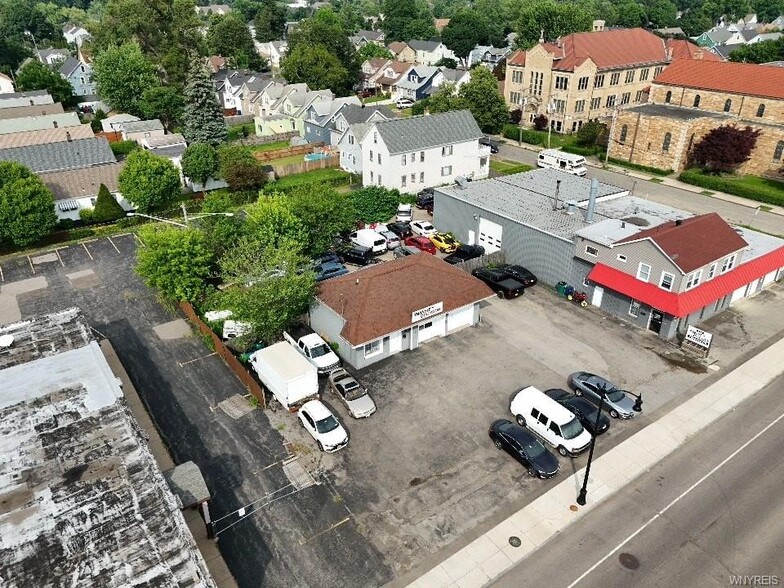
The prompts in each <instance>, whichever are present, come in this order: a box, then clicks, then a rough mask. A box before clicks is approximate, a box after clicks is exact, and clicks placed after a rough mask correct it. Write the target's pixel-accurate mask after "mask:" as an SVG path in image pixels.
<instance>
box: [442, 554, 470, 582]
mask: <svg viewBox="0 0 784 588" xmlns="http://www.w3.org/2000/svg"><path fill="white" fill-rule="evenodd" d="M469 550H470V545H469V546H468V547H466V548H463V549H461V550H460V551H458V552H457V553H456V554H454V555H453V556H452V557H450V558H449V559H447V560H445V561H443V562H441V569H442V570H444V571H445V572H446V573H447V575H449V577H450V578H451V579H452V581H453V582H457V581H458V580H459V579H460V578H462V577H463V576H465V575H466V574H467V573H468V572H470V571H471V570H473V569H474V568H476V567H477V563H476V561H474V559H473V558H472V557H471V556H470V555H469V554H468V553H467V552H468V551H469Z"/></svg>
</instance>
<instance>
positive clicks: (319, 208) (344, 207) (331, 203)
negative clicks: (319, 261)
mask: <svg viewBox="0 0 784 588" xmlns="http://www.w3.org/2000/svg"><path fill="white" fill-rule="evenodd" d="M289 208H290V209H291V212H292V213H293V214H294V216H296V217H297V218H298V219H299V221H300V223H301V224H302V226H303V227H306V229H307V230H306V233H305V234H306V238H307V243H306V245H305V251H306V252H307V253H309V254H311V255H318V254H320V253H323V252H324V251H327V250H328V249H329V248H330V247H331V246H332V245H333V243H334V240H335V235H338V234H340V233H342V232H344V231H348V230H349V229H351V228H353V227H354V224H355V222H356V219H357V213H356V210H354V205H353V204H352V202H351V200H350V199H349V197H348V195H347V194H344V193H340V192H338V191H337V190H334V189H332V188H324V187H322V186H319V185H318V184H309V185H306V186H303V187H301V188H298V189H297V190H294V191H293V192H291V193H290V194H289Z"/></svg>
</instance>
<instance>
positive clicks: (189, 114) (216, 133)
mask: <svg viewBox="0 0 784 588" xmlns="http://www.w3.org/2000/svg"><path fill="white" fill-rule="evenodd" d="M182 119H183V123H184V124H185V128H184V130H183V134H184V135H185V138H186V139H188V141H189V142H201V143H209V144H210V145H212V146H213V147H215V146H218V145H220V144H221V143H225V142H226V141H227V140H228V138H229V132H228V130H227V129H226V122H225V121H224V120H223V111H222V110H221V107H220V105H219V104H218V99H217V98H216V97H215V90H214V87H213V83H212V79H211V78H210V74H209V72H208V71H207V69H206V68H205V67H204V65H203V64H202V63H201V62H200V61H194V63H193V66H192V67H191V72H190V76H189V79H188V84H187V85H186V86H185V108H184V110H183V115H182Z"/></svg>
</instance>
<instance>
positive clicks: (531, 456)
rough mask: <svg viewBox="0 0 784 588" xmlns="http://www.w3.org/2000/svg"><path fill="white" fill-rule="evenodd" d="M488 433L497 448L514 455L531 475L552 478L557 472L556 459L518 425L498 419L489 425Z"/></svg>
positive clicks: (537, 440)
mask: <svg viewBox="0 0 784 588" xmlns="http://www.w3.org/2000/svg"><path fill="white" fill-rule="evenodd" d="M489 435H490V439H492V440H493V443H495V446H496V447H497V448H498V449H503V450H504V451H506V452H507V453H508V454H510V455H511V456H512V457H514V458H515V459H516V460H517V461H519V462H520V463H521V464H522V466H523V467H524V468H526V469H527V470H528V473H529V474H531V475H532V476H534V477H538V478H552V477H553V476H554V475H555V474H557V473H558V469H559V467H560V465H559V464H558V459H556V457H555V456H554V455H553V454H552V453H550V452H549V451H547V449H546V448H545V446H544V445H542V443H541V441H539V439H537V438H536V437H534V436H533V435H532V434H531V433H529V432H528V431H526V430H525V429H523V428H522V427H521V426H520V425H516V424H514V423H513V422H511V421H508V420H506V419H498V420H497V421H493V424H492V425H490V431H489Z"/></svg>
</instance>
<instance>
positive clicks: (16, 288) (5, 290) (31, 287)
mask: <svg viewBox="0 0 784 588" xmlns="http://www.w3.org/2000/svg"><path fill="white" fill-rule="evenodd" d="M48 285H49V282H47V281H46V278H45V277H44V276H36V277H35V278H27V279H26V280H19V281H18V282H13V283H11V284H5V285H3V286H0V293H2V294H11V295H17V294H26V293H27V292H33V291H35V290H40V289H42V288H46V287H47V286H48Z"/></svg>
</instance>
